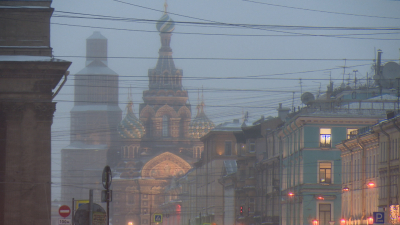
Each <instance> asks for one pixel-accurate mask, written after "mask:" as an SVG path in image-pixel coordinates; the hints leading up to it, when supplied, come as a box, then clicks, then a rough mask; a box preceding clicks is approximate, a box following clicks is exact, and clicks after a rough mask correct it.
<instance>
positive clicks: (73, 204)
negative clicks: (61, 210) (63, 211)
mask: <svg viewBox="0 0 400 225" xmlns="http://www.w3.org/2000/svg"><path fill="white" fill-rule="evenodd" d="M71 213H72V216H71V217H72V222H71V224H72V225H74V224H75V223H74V215H75V199H74V198H72V212H71Z"/></svg>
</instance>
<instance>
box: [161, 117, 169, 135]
mask: <svg viewBox="0 0 400 225" xmlns="http://www.w3.org/2000/svg"><path fill="white" fill-rule="evenodd" d="M168 129H169V127H168V116H167V115H164V116H163V117H162V136H163V137H168V135H169V132H168Z"/></svg>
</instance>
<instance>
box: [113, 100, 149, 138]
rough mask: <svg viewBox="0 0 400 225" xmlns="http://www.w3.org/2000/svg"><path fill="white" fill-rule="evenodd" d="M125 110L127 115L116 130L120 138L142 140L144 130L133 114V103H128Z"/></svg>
mask: <svg viewBox="0 0 400 225" xmlns="http://www.w3.org/2000/svg"><path fill="white" fill-rule="evenodd" d="M126 108H127V109H128V113H127V114H126V116H125V118H124V119H123V120H122V121H121V123H120V124H119V125H118V128H117V129H118V133H119V135H121V137H122V138H142V137H143V136H144V134H145V129H144V127H143V125H142V123H141V122H140V120H139V119H138V118H137V117H136V116H135V114H134V113H133V102H132V101H129V103H128V105H127V106H126Z"/></svg>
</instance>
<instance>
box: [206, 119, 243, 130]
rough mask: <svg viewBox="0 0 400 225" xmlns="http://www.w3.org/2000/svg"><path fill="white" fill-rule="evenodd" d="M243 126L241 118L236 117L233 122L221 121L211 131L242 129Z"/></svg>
mask: <svg viewBox="0 0 400 225" xmlns="http://www.w3.org/2000/svg"><path fill="white" fill-rule="evenodd" d="M241 126H242V124H241V123H240V121H239V119H235V120H233V121H232V122H225V123H220V124H218V125H217V126H216V127H214V129H212V130H211V131H242V127H241Z"/></svg>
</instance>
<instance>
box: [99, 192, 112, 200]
mask: <svg viewBox="0 0 400 225" xmlns="http://www.w3.org/2000/svg"><path fill="white" fill-rule="evenodd" d="M107 200H108V201H109V202H112V190H108V191H107V190H102V191H101V202H107Z"/></svg>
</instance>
